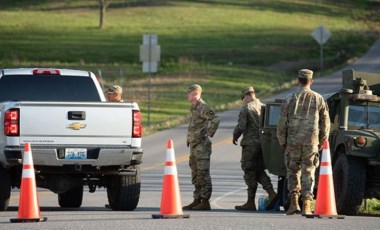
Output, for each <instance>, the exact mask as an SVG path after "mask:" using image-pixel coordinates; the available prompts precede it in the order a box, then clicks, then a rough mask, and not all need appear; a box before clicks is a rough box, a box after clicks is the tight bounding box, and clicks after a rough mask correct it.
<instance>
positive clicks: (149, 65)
mask: <svg viewBox="0 0 380 230" xmlns="http://www.w3.org/2000/svg"><path fill="white" fill-rule="evenodd" d="M151 49H152V36H151V35H149V62H148V72H149V76H148V127H149V126H150V87H151V83H150V78H151V64H150V63H151V61H152V60H151V56H152V50H151Z"/></svg>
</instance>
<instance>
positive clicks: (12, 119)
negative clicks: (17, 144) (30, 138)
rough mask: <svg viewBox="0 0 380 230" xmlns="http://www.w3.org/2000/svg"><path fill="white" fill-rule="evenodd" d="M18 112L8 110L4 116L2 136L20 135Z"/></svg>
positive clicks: (16, 110) (17, 110)
mask: <svg viewBox="0 0 380 230" xmlns="http://www.w3.org/2000/svg"><path fill="white" fill-rule="evenodd" d="M19 118H20V110H19V109H9V110H7V111H6V112H5V114H4V134H5V135H6V136H19V135H20V119H19Z"/></svg>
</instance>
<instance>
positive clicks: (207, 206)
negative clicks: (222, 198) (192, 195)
mask: <svg viewBox="0 0 380 230" xmlns="http://www.w3.org/2000/svg"><path fill="white" fill-rule="evenodd" d="M191 210H199V211H200V210H203V211H207V210H211V207H210V202H209V201H208V200H207V199H201V203H199V204H197V205H196V206H194V207H193V208H192V209H191Z"/></svg>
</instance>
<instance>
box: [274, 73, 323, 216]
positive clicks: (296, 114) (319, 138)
mask: <svg viewBox="0 0 380 230" xmlns="http://www.w3.org/2000/svg"><path fill="white" fill-rule="evenodd" d="M312 83H313V71H311V70H308V69H301V70H299V73H298V85H299V87H300V88H299V90H298V91H297V92H294V93H292V94H290V95H288V96H287V97H286V98H285V100H284V101H283V103H282V106H281V114H280V118H279V122H278V126H277V137H278V141H279V143H280V145H281V146H282V147H283V148H284V149H285V165H286V169H287V179H288V190H289V197H290V206H289V209H288V210H287V212H286V214H287V215H292V214H294V213H297V212H300V206H299V204H298V198H299V194H300V192H301V195H302V198H303V212H302V214H303V215H310V214H312V213H311V208H310V204H311V201H312V200H313V188H314V173H315V168H316V167H318V165H319V153H318V151H319V150H321V148H322V146H323V142H324V141H325V140H327V139H328V134H329V130H330V118H329V113H328V107H327V104H326V102H325V100H324V99H323V98H322V96H321V95H320V94H318V93H316V92H314V91H312V90H311V89H310V86H311V84H312Z"/></svg>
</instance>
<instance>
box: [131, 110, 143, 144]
mask: <svg viewBox="0 0 380 230" xmlns="http://www.w3.org/2000/svg"><path fill="white" fill-rule="evenodd" d="M132 113H133V121H132V122H133V128H132V137H141V136H142V120H141V113H140V111H138V110H133V111H132Z"/></svg>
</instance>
